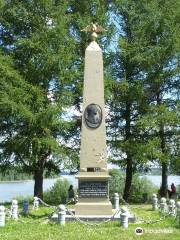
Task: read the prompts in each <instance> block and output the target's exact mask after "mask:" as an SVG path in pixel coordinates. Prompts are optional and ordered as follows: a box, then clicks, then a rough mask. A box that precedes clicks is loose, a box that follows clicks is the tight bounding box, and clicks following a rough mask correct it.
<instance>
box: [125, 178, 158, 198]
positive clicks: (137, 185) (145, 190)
mask: <svg viewBox="0 0 180 240" xmlns="http://www.w3.org/2000/svg"><path fill="white" fill-rule="evenodd" d="M157 192H158V187H156V186H155V185H154V184H153V183H152V182H151V181H150V180H149V179H147V178H146V177H140V176H139V175H138V174H135V175H134V176H133V182H132V187H131V194H130V198H129V201H130V202H134V203H143V202H146V201H150V200H151V197H152V194H153V193H157Z"/></svg>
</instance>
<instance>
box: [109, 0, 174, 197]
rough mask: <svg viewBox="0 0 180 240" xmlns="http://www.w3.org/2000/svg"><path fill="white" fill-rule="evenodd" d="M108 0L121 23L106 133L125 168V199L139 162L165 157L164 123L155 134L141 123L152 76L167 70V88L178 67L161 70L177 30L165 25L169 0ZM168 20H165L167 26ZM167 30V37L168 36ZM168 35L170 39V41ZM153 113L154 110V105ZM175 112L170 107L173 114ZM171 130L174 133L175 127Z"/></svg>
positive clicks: (117, 160)
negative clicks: (168, 70)
mask: <svg viewBox="0 0 180 240" xmlns="http://www.w3.org/2000/svg"><path fill="white" fill-rule="evenodd" d="M112 2H113V3H112V11H113V13H114V15H115V17H114V19H115V20H116V21H115V24H116V26H118V29H119V31H118V33H117V37H118V38H119V41H118V46H117V50H116V52H115V54H112V55H113V56H110V58H111V59H112V60H113V61H112V65H111V66H112V67H113V71H112V75H113V78H114V81H112V83H111V86H112V95H111V98H110V101H109V105H110V112H111V122H112V123H111V124H110V128H109V134H110V136H111V139H110V141H111V146H112V148H113V149H114V152H115V154H114V160H113V162H114V163H118V164H119V165H121V166H123V167H125V168H126V183H125V189H124V199H125V200H128V198H129V195H130V190H131V183H132V177H133V173H134V172H135V171H137V169H138V168H139V167H140V168H141V167H144V168H147V167H148V165H147V164H146V163H147V162H148V160H151V161H152V160H157V159H161V160H162V159H163V158H162V156H166V158H167V157H168V155H167V152H166V153H165V152H164V154H163V148H164V146H163V144H164V143H163V141H162V137H160V136H162V134H163V133H162V132H163V131H162V130H163V129H162V128H159V133H158V134H152V130H151V128H143V129H142V126H143V125H144V124H145V122H146V120H145V118H146V117H147V116H149V113H150V112H151V111H152V109H151V107H150V106H151V104H153V101H154V89H152V85H153V86H154V82H157V81H158V80H157V79H160V78H157V73H158V74H159V75H158V76H159V77H161V75H162V74H163V75H164V78H161V83H163V84H164V81H165V76H166V78H167V81H165V82H166V83H165V85H166V90H167V89H169V87H170V86H171V83H170V81H169V79H172V80H173V81H174V78H176V76H177V75H176V73H177V69H176V70H175V71H174V69H173V70H172V71H171V74H170V72H169V75H168V76H167V69H166V70H165V68H166V67H167V65H165V63H166V61H168V62H169V63H172V60H174V59H176V57H175V55H176V54H177V53H178V51H177V48H176V49H175V48H174V46H175V45H176V46H177V41H175V39H176V36H175V34H173V35H172V32H173V31H176V32H177V28H173V29H172V30H171V29H170V28H169V26H170V25H172V23H173V22H174V20H175V19H176V18H177V14H176V15H173V14H172V15H171V13H172V12H173V11H175V10H176V7H175V5H174V4H172V2H171V3H168V2H167V1H162V2H163V3H166V6H164V5H163V7H162V8H161V7H160V6H161V4H162V2H161V4H159V3H157V2H156V1H151V2H149V1H141V2H137V1H133V0H129V1H124V0H117V1H112ZM171 4H172V6H171V7H170V5H171ZM167 6H168V7H170V8H169V9H171V11H172V12H166V15H165V16H166V18H165V19H166V20H165V21H164V20H163V19H164V15H163V14H165V9H167ZM163 21H164V23H163ZM161 23H163V24H161ZM166 24H169V25H168V27H166ZM158 26H160V27H158ZM175 29H176V30H175ZM165 36H168V38H167V39H166V38H165ZM155 39H156V41H155ZM163 39H164V41H163ZM166 40H167V41H169V42H168V45H166V44H167V41H166ZM173 41H174V42H176V43H175V44H174V45H173V47H172V51H171V48H169V49H167V46H170V44H171V43H172V42H173ZM164 56H165V59H166V61H165V62H164V60H165V59H163V57H164ZM157 57H158V58H157ZM157 62H158V63H157ZM159 65H160V66H161V68H159ZM157 66H158V69H157V68H156V67H157ZM162 66H163V67H162ZM170 69H171V68H170ZM155 70H157V71H155ZM160 70H161V71H160ZM164 70H165V71H164ZM176 86H177V85H176ZM166 93H167V92H166ZM159 110H160V109H159ZM161 110H162V109H161ZM169 110H170V109H169ZM176 111H177V110H175V112H176ZM166 112H167V109H166ZM154 114H158V109H156V110H155V111H154ZM174 114H175V113H174V111H173V112H172V115H174ZM145 116H146V117H145ZM154 117H155V115H154V116H153V118H154ZM156 120H157V121H156V123H157V125H156V129H155V128H154V130H155V131H156V130H157V126H158V125H161V120H160V118H156ZM172 121H174V120H172ZM146 123H147V122H146ZM169 124H170V122H169V121H168V120H167V125H166V126H169V127H170V125H169ZM171 130H172V129H171ZM172 132H173V133H174V131H173V130H172ZM169 143H170V141H169ZM117 150H118V151H117ZM114 152H113V153H114ZM162 162H164V161H163V160H162ZM162 165H164V163H163V164H162ZM165 171H166V170H165ZM163 174H164V173H163ZM163 179H165V177H164V178H163Z"/></svg>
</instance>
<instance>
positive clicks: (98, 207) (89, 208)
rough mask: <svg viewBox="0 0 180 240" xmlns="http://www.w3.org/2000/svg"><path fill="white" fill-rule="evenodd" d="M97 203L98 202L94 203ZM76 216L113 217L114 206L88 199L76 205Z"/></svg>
mask: <svg viewBox="0 0 180 240" xmlns="http://www.w3.org/2000/svg"><path fill="white" fill-rule="evenodd" d="M94 201H96V202H94ZM75 215H112V204H111V202H110V201H108V200H105V201H102V200H101V201H99V199H93V202H92V200H91V199H88V200H86V201H83V202H81V200H80V201H79V202H78V203H76V205H75Z"/></svg>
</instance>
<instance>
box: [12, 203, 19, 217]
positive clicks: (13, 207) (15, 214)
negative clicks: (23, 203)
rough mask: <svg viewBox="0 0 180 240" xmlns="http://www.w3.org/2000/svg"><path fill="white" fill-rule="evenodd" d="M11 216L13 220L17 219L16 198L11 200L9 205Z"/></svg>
mask: <svg viewBox="0 0 180 240" xmlns="http://www.w3.org/2000/svg"><path fill="white" fill-rule="evenodd" d="M11 217H12V219H14V220H17V219H18V201H17V200H15V199H14V200H12V205H11Z"/></svg>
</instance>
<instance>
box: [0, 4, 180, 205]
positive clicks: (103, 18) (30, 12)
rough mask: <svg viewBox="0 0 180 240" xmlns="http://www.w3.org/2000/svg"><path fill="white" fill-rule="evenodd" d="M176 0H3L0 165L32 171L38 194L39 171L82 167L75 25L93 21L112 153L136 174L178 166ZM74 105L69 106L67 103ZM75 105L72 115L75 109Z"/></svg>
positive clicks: (179, 36) (80, 42)
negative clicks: (101, 57)
mask: <svg viewBox="0 0 180 240" xmlns="http://www.w3.org/2000/svg"><path fill="white" fill-rule="evenodd" d="M179 12H180V2H179V1H173V0H162V1H157V0H152V1H148V0H142V1H136V0H112V1H104V0H92V1H87V0H84V1H76V0H67V1H62V0H44V1H42V0H32V1H30V0H23V1H19V0H13V1H12V0H9V1H5V0H0V168H1V172H3V173H4V172H6V171H7V170H8V168H9V167H11V168H12V167H16V168H17V167H18V169H19V171H23V172H24V173H27V174H30V175H32V176H33V178H34V180H35V185H34V195H36V196H39V197H41V198H42V197H43V177H44V172H48V173H50V172H54V173H58V172H59V169H60V168H61V167H63V168H66V167H69V168H70V169H77V170H78V168H79V146H80V130H81V117H79V115H81V103H82V86H83V71H84V52H85V48H86V47H87V45H88V43H89V36H88V35H87V34H86V33H84V32H81V31H80V30H81V29H82V28H84V27H85V26H87V25H88V24H90V23H91V22H98V23H99V24H101V25H102V26H103V27H104V28H106V29H107V30H108V31H107V32H106V33H105V34H104V35H102V36H99V38H98V43H99V44H100V46H101V47H102V49H103V50H104V69H105V97H106V99H105V100H106V106H107V109H109V113H108V118H107V135H108V138H107V144H108V148H109V152H110V158H109V161H111V162H112V163H115V164H117V165H119V166H120V167H121V168H122V169H124V170H125V171H126V180H125V187H124V194H123V195H124V199H125V200H128V198H129V194H130V190H131V186H132V178H133V175H134V174H135V173H136V172H137V171H142V170H143V171H148V169H149V162H151V163H156V164H157V163H159V165H160V166H161V167H162V188H161V189H162V193H161V195H162V196H166V194H167V179H168V173H169V171H171V170H172V171H173V172H174V173H177V174H179V169H180V168H179V164H180V159H179V156H180V154H179V119H180V118H179V111H178V107H179V95H178V94H179V86H180V84H179V76H180V75H179V66H180V63H179V59H180V55H179V53H180V16H179V15H180V14H179ZM70 109H71V110H72V111H71V112H72V114H71V112H70ZM77 112H78V113H79V114H77V115H76V113H77Z"/></svg>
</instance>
